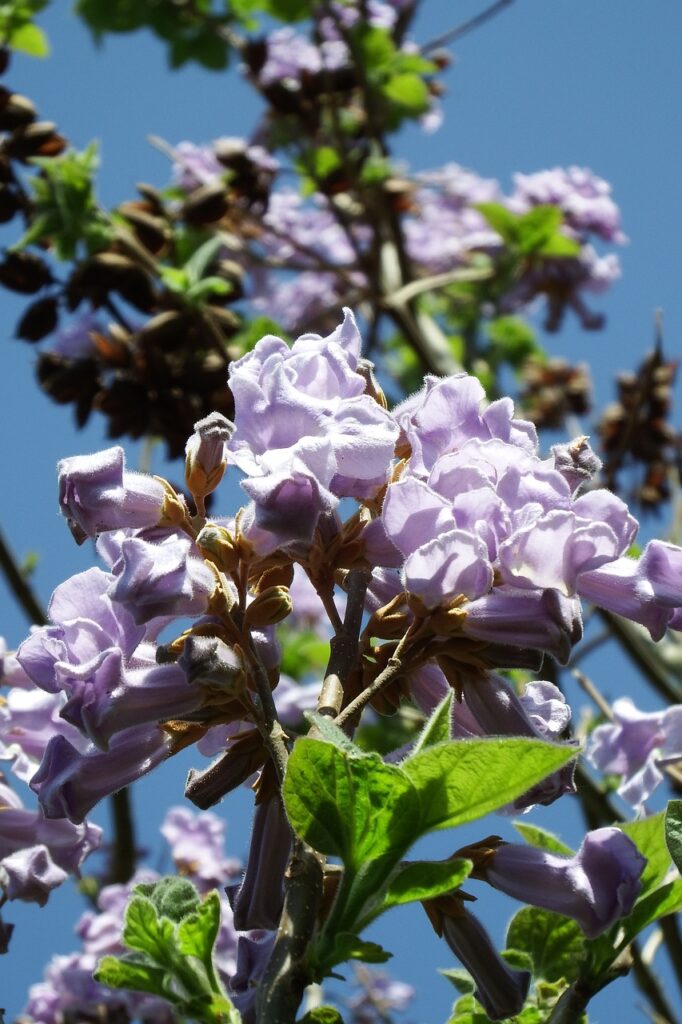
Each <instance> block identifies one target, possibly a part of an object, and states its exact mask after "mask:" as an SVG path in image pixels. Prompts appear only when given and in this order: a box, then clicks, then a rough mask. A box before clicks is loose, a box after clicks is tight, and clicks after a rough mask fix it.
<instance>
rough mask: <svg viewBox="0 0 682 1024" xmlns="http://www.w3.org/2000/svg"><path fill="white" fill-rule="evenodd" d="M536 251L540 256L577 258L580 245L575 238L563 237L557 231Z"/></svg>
mask: <svg viewBox="0 0 682 1024" xmlns="http://www.w3.org/2000/svg"><path fill="white" fill-rule="evenodd" d="M535 251H536V252H537V253H538V255H540V256H547V257H556V258H560V259H563V258H566V257H575V256H578V255H579V253H580V243H579V242H576V241H575V239H573V238H569V237H568V235H562V234H561V232H560V231H557V232H556V233H555V234H553V235H552V236H551V237H550V238H548V239H547V241H546V242H543V243H542V245H541V246H539V247H538V248H537V249H536V250H535Z"/></svg>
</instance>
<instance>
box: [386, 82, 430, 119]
mask: <svg viewBox="0 0 682 1024" xmlns="http://www.w3.org/2000/svg"><path fill="white" fill-rule="evenodd" d="M382 92H383V94H384V96H385V97H386V98H387V99H388V100H390V101H391V103H395V104H396V105H397V106H399V107H401V108H402V109H403V110H404V111H405V112H406V113H408V114H410V115H412V116H413V117H414V116H417V115H419V114H423V113H424V111H425V110H427V109H428V106H429V102H430V101H429V90H428V87H427V85H426V82H425V81H424V79H423V78H420V77H419V75H416V74H414V72H412V71H407V72H404V73H400V74H397V75H392V76H391V77H390V78H389V79H388V81H387V82H385V84H384V85H383V87H382Z"/></svg>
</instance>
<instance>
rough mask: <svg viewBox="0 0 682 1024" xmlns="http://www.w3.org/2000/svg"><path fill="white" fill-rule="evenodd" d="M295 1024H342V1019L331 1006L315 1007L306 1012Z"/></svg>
mask: <svg viewBox="0 0 682 1024" xmlns="http://www.w3.org/2000/svg"><path fill="white" fill-rule="evenodd" d="M296 1024H343V1017H342V1016H341V1014H340V1013H339V1011H338V1010H336V1009H334V1007H333V1006H316V1007H315V1009H314V1010H308V1012H307V1013H306V1015H305V1017H301V1018H300V1020H298V1021H297V1022H296Z"/></svg>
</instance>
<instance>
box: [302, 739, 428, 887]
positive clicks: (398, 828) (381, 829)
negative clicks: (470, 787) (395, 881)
mask: <svg viewBox="0 0 682 1024" xmlns="http://www.w3.org/2000/svg"><path fill="white" fill-rule="evenodd" d="M283 794H284V803H285V806H286V810H287V815H288V817H289V821H290V822H291V824H292V826H293V828H294V829H295V830H296V832H297V833H298V834H299V835H300V836H301V837H302V838H303V839H305V840H306V842H308V843H310V845H311V846H312V847H314V849H316V850H318V851H319V852H320V853H325V854H327V855H329V856H337V857H341V858H342V859H343V861H344V864H346V865H347V866H354V867H357V868H359V867H361V866H362V865H363V864H364V862H365V861H368V860H373V859H376V858H378V857H381V856H382V855H384V854H388V853H391V854H393V855H395V858H396V860H397V859H400V857H401V856H402V852H404V851H405V850H406V849H407V848H408V847H409V845H410V844H411V842H412V841H413V839H414V838H416V835H415V832H416V829H417V828H418V825H419V817H420V815H419V801H418V798H417V795H416V793H415V791H414V789H413V787H412V785H411V784H410V782H409V780H408V779H407V778H406V777H405V775H404V774H403V772H402V771H401V770H400V769H399V768H394V767H392V766H391V765H386V764H384V763H383V761H382V760H381V758H380V757H378V756H376V755H367V756H364V757H349V756H348V754H347V753H346V752H345V751H342V750H340V749H339V748H338V747H335V746H333V745H332V744H331V743H326V742H323V741H322V740H314V739H308V738H307V737H303V738H302V739H298V740H297V741H296V743H295V744H294V749H293V751H292V754H291V757H290V758H289V763H288V766H287V774H286V777H285V780H284V788H283ZM401 851H402V852H401Z"/></svg>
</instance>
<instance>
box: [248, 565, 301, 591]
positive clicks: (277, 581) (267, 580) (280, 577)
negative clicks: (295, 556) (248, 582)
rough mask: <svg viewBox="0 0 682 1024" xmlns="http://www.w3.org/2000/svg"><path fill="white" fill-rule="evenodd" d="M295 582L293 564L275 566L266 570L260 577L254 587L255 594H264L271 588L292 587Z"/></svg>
mask: <svg viewBox="0 0 682 1024" xmlns="http://www.w3.org/2000/svg"><path fill="white" fill-rule="evenodd" d="M293 581H294V565H293V562H287V563H286V564H285V565H275V566H273V567H272V568H271V569H266V570H265V572H264V573H262V574H261V575H260V576H259V577H258V579H257V581H256V583H255V584H254V586H253V592H254V593H255V594H262V593H264V592H265V591H266V590H268V589H269V588H270V587H290V586H291V584H292V583H293Z"/></svg>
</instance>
